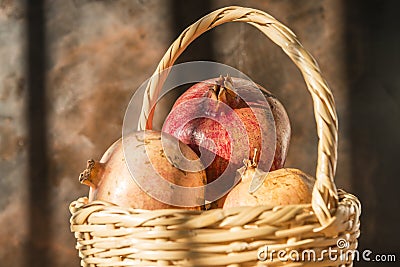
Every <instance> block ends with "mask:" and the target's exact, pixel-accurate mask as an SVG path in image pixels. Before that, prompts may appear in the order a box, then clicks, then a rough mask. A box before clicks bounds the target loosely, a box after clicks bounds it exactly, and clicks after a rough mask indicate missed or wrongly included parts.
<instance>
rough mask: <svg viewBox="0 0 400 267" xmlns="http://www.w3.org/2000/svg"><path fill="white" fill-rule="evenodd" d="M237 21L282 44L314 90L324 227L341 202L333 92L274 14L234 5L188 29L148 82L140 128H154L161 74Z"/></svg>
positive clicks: (317, 193) (317, 199)
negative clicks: (206, 36) (205, 37)
mask: <svg viewBox="0 0 400 267" xmlns="http://www.w3.org/2000/svg"><path fill="white" fill-rule="evenodd" d="M236 21H240V22H246V23H248V24H250V25H252V26H254V27H256V28H257V29H259V30H260V31H261V32H263V33H264V34H265V35H266V36H267V37H269V38H270V39H271V40H272V41H273V42H274V43H276V44H277V45H278V46H280V47H281V48H282V50H283V51H284V52H285V53H286V54H287V55H288V56H289V57H290V58H291V59H292V61H293V62H294V63H295V64H296V65H297V67H298V68H299V69H300V71H301V73H302V75H303V78H304V80H305V82H306V84H307V88H308V91H309V92H310V93H311V96H312V99H313V105H314V115H315V120H316V123H317V134H318V138H319V143H318V162H317V169H316V180H317V182H316V184H315V186H314V190H313V195H312V207H313V210H314V212H315V214H316V216H317V217H318V219H319V221H320V223H321V224H322V226H327V225H328V224H329V223H330V222H331V221H332V219H333V218H332V216H333V214H331V212H333V211H334V210H335V208H336V207H337V205H338V194H337V190H336V187H335V184H334V180H333V177H334V175H335V169H336V161H337V158H336V153H337V129H338V126H337V115H336V110H335V104H334V99H333V95H332V93H331V91H330V89H329V87H328V85H327V83H326V81H325V80H324V78H322V76H321V73H320V69H319V67H318V64H317V62H316V61H315V59H314V58H313V57H312V56H311V55H310V54H309V53H308V52H307V51H306V50H305V49H304V48H303V46H302V45H301V44H300V42H299V41H298V40H297V37H296V35H295V34H294V33H293V32H292V31H291V30H290V29H288V28H287V27H286V26H284V25H283V24H281V23H280V22H279V21H277V20H276V19H275V18H273V17H272V16H271V15H269V14H267V13H265V12H263V11H260V10H257V9H252V8H244V7H238V6H230V7H225V8H221V9H218V10H216V11H214V12H212V13H210V14H208V15H206V16H204V17H203V18H201V19H199V20H198V21H197V22H195V23H194V24H192V25H191V26H189V27H188V28H186V29H185V30H184V31H183V32H182V34H181V35H180V36H179V37H178V38H177V39H176V40H175V42H173V43H172V45H171V46H170V47H169V49H168V50H167V52H166V53H165V55H164V57H163V58H162V59H161V61H160V63H159V64H158V66H157V69H156V71H155V72H154V74H155V76H154V78H153V79H150V82H149V83H148V85H147V88H146V91H145V95H144V99H143V106H142V111H141V114H140V118H139V125H138V129H139V130H143V129H151V125H152V118H153V111H154V109H153V110H151V108H150V107H152V105H153V104H154V101H156V100H157V98H158V95H159V92H160V89H161V88H162V85H163V83H164V81H165V79H166V75H167V74H163V75H157V74H160V73H162V72H163V71H164V70H166V69H168V68H169V67H171V66H172V65H173V64H174V62H175V60H176V59H177V58H178V56H179V55H180V54H182V52H183V51H184V50H185V49H186V47H187V46H188V45H189V44H190V43H191V42H192V41H194V40H195V39H196V38H197V37H198V36H200V35H201V34H202V33H204V32H206V31H208V30H210V29H212V28H214V27H216V26H218V25H221V24H224V23H226V22H236ZM166 72H167V71H166ZM164 73H165V72H164Z"/></svg>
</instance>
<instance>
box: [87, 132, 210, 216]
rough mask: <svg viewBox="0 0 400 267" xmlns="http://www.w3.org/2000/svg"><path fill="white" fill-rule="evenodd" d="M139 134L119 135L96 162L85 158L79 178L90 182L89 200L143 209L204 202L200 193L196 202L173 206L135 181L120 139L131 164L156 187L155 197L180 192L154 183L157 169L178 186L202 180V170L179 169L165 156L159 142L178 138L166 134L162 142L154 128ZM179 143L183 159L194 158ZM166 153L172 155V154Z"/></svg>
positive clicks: (171, 196) (170, 197) (170, 196)
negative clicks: (120, 136)
mask: <svg viewBox="0 0 400 267" xmlns="http://www.w3.org/2000/svg"><path fill="white" fill-rule="evenodd" d="M143 136H144V133H143V132H135V133H133V134H131V135H129V136H127V137H124V142H122V139H119V140H117V141H116V142H115V143H114V144H113V145H111V146H110V148H109V149H108V150H107V151H106V152H105V153H104V155H103V157H102V158H101V160H100V161H99V162H95V161H93V160H90V161H89V162H88V168H87V169H86V170H85V171H84V172H82V174H81V175H80V179H79V180H80V181H81V183H83V184H86V185H88V186H90V191H89V201H93V200H103V201H108V202H111V203H114V204H117V205H119V206H122V207H130V208H135V209H147V210H154V209H166V208H185V209H190V210H200V209H201V208H202V206H201V205H203V204H204V194H202V195H200V196H196V197H197V198H198V202H199V206H187V207H182V206H174V205H170V204H168V203H164V202H161V201H159V200H157V199H155V198H153V197H152V196H151V195H149V194H148V193H146V192H144V191H143V190H142V188H141V187H140V186H139V185H138V184H137V183H136V182H135V180H134V179H133V178H132V176H131V173H130V172H129V169H128V166H127V163H126V160H127V159H126V158H125V154H124V148H123V143H124V145H125V149H133V151H130V154H129V155H130V156H132V157H133V158H131V159H129V160H133V162H134V164H135V165H136V166H138V168H140V175H141V176H145V177H144V178H145V179H146V180H147V181H148V182H149V183H152V184H151V187H152V188H154V190H156V191H154V192H156V193H157V196H159V197H158V198H159V199H160V198H161V199H166V200H167V201H170V200H173V199H175V198H180V197H182V196H180V195H176V194H174V192H173V190H169V189H166V188H163V187H161V186H160V185H159V184H157V180H155V179H153V178H154V177H155V176H156V175H157V173H158V174H159V175H160V176H161V177H163V178H164V179H165V180H167V181H169V182H171V183H173V184H176V185H180V186H185V187H201V186H204V185H205V184H206V174H205V171H204V170H201V171H198V172H183V171H181V170H179V169H178V168H176V167H175V166H174V165H173V164H171V162H170V161H169V160H168V159H167V157H166V156H165V154H164V152H165V150H164V147H163V145H164V146H169V145H170V142H179V141H178V140H176V141H175V138H174V137H172V136H169V137H168V136H167V137H166V138H163V142H164V143H162V142H161V133H160V132H156V131H146V133H145V138H144V139H143ZM179 147H180V151H181V152H182V154H183V155H184V156H185V157H186V158H187V159H190V160H196V159H198V157H197V155H196V154H195V153H194V152H193V151H192V150H191V149H190V148H189V147H188V146H186V145H184V144H183V143H179ZM169 151H171V150H169ZM147 155H148V156H147ZM170 156H172V157H174V155H170ZM153 168H154V169H153ZM135 169H136V168H135ZM133 171H134V170H133ZM133 175H137V173H133ZM153 180H154V181H153ZM202 203H203V204H202Z"/></svg>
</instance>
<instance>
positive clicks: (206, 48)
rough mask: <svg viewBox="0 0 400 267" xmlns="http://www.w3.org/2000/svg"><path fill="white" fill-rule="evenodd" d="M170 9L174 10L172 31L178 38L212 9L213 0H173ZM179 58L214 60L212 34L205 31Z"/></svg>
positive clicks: (181, 59) (182, 59) (174, 36)
mask: <svg viewBox="0 0 400 267" xmlns="http://www.w3.org/2000/svg"><path fill="white" fill-rule="evenodd" d="M170 10H171V12H172V25H171V29H172V33H173V38H174V40H175V38H177V37H178V36H179V35H180V34H181V33H182V32H183V30H184V29H186V27H188V26H189V25H191V24H192V23H194V22H195V21H197V20H198V19H199V18H201V17H202V16H204V15H206V14H208V13H210V12H211V11H212V7H211V0H201V1H186V0H171V7H170ZM187 50H188V52H187V53H184V54H183V55H182V56H181V58H180V59H179V60H178V61H180V62H182V61H187V60H190V61H192V60H214V56H215V55H214V51H213V38H212V34H210V33H205V34H204V35H202V36H201V37H199V38H198V39H197V40H196V41H194V42H193V43H192V44H191V45H190V46H189V47H188V49H187Z"/></svg>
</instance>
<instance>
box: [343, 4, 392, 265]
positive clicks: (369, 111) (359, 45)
mask: <svg viewBox="0 0 400 267" xmlns="http://www.w3.org/2000/svg"><path fill="white" fill-rule="evenodd" d="M343 2H344V5H345V7H346V10H347V11H346V18H345V19H346V29H345V31H346V33H347V34H346V40H347V55H346V56H347V74H348V88H349V100H350V101H349V103H350V108H351V112H350V114H351V117H350V119H351V145H352V148H351V153H352V162H351V164H352V170H353V171H352V188H353V191H354V192H353V193H354V194H356V195H357V196H358V197H359V198H360V200H361V202H362V216H361V237H360V249H361V250H363V249H370V250H372V251H373V253H374V254H373V255H375V254H378V253H385V254H391V253H398V247H399V245H398V244H399V240H398V238H399V237H400V228H399V226H398V225H399V222H400V213H399V212H398V211H399V209H400V194H399V187H400V179H399V177H400V175H399V174H400V164H399V159H400V158H399V151H400V75H399V72H400V31H399V28H400V16H399V13H398V10H399V8H400V1H396V0H385V1H380V0H372V1H365V0H353V1H343ZM399 256H400V255H399V254H397V260H399ZM364 264H365V263H362V262H361V263H358V264H356V265H357V266H358V265H360V266H364ZM386 264H387V263H385V264H383V263H377V262H369V263H368V266H382V265H386Z"/></svg>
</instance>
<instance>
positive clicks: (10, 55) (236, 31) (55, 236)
mask: <svg viewBox="0 0 400 267" xmlns="http://www.w3.org/2000/svg"><path fill="white" fill-rule="evenodd" d="M356 2H357V3H356V4H347V3H346V1H341V0H324V1H320V0H304V1H297V0H279V1H278V0H268V1H256V0H246V1H234V0H219V1H179V0H170V1H160V0H137V1H133V0H118V1H107V0H99V1H95V0H68V1H46V3H45V5H44V9H43V13H44V14H45V21H44V25H43V28H44V30H45V40H44V44H45V57H44V63H45V65H44V69H43V71H44V81H43V85H44V86H43V87H44V89H45V91H44V92H43V94H44V97H45V100H44V103H43V110H44V111H45V113H44V114H45V115H46V116H45V117H44V118H42V119H41V120H42V121H44V122H45V123H44V124H40V123H39V121H38V123H37V124H36V122H35V121H34V119H32V118H35V117H34V116H31V114H32V113H34V112H33V111H32V110H30V109H29V107H32V103H31V99H32V97H34V96H35V95H36V94H38V92H37V91H35V90H37V89H38V88H36V89H34V90H33V89H32V88H31V87H30V85H29V81H31V80H32V77H31V76H30V78H29V77H28V74H27V71H28V70H29V71H31V72H35V66H31V65H29V62H28V58H30V57H28V54H27V51H31V53H32V51H33V52H34V51H36V50H35V49H28V46H29V45H30V46H29V47H31V48H32V47H33V48H35V44H32V43H31V44H28V43H27V36H28V31H29V29H30V27H32V25H30V24H29V16H28V15H27V10H28V5H27V3H28V1H22V0H21V1H20V0H0V60H1V64H0V266H79V258H78V255H77V252H76V250H75V248H74V246H75V243H74V242H75V240H74V237H73V235H72V234H71V233H70V231H69V216H70V214H69V211H68V205H69V203H70V202H71V201H73V200H75V199H76V198H78V197H79V196H83V195H85V194H87V191H88V189H87V188H86V187H85V186H82V185H80V184H79V182H78V175H79V173H80V171H81V170H82V169H83V168H85V165H86V160H87V159H90V158H94V159H99V158H100V157H101V155H102V153H103V152H104V151H105V150H106V148H107V147H108V146H109V145H110V144H111V143H112V142H113V141H114V140H115V139H117V138H118V137H119V136H120V135H121V124H122V120H123V115H124V112H125V108H126V106H127V104H128V102H129V100H130V97H131V96H132V94H133V93H134V90H135V89H136V88H137V87H138V86H139V85H140V84H141V83H142V82H143V81H145V80H146V79H147V78H148V77H149V76H150V75H151V74H152V72H153V71H154V69H155V67H156V65H157V63H158V60H159V59H160V58H161V56H162V55H163V53H164V52H165V50H166V49H167V48H168V46H169V44H170V43H171V42H172V41H173V40H174V39H175V38H176V37H177V36H178V34H179V33H180V32H181V31H182V30H183V29H184V28H185V27H186V26H188V25H189V24H190V23H192V22H193V21H195V20H196V19H197V18H199V17H201V16H202V15H205V14H206V13H208V12H209V11H211V10H214V9H216V8H218V7H222V6H225V5H244V6H249V7H254V8H259V9H262V10H265V11H267V12H269V13H271V14H272V15H273V16H275V17H276V18H277V19H278V20H280V21H282V22H283V23H284V24H286V25H287V26H289V27H290V28H291V29H292V30H293V31H294V32H295V33H296V34H297V35H298V37H299V39H300V40H301V42H302V43H303V45H304V46H305V47H306V49H307V50H309V51H310V52H311V54H313V55H314V57H315V58H317V61H318V62H319V65H320V67H321V69H322V72H323V74H324V76H325V77H326V79H327V80H328V83H329V84H330V85H331V88H332V91H333V93H334V96H335V99H336V105H337V110H338V115H339V124H340V134H339V140H340V143H339V162H338V169H337V176H336V181H337V185H338V187H340V188H345V189H346V190H347V191H351V192H354V193H356V194H360V198H361V199H362V200H363V204H364V207H365V210H366V211H367V213H366V214H364V215H363V225H365V226H364V228H363V229H365V231H364V232H363V234H364V235H365V237H363V239H362V240H363V242H364V245H363V244H362V246H369V247H373V246H374V242H380V245H379V247H380V248H382V249H384V250H385V249H386V250H390V249H391V248H394V247H395V242H392V241H391V240H390V237H391V236H392V235H393V233H397V234H398V233H399V232H398V230H397V232H396V230H390V229H395V223H394V222H397V221H398V219H399V218H398V215H396V214H397V213H392V212H390V206H391V205H392V206H393V205H397V206H395V207H394V208H395V209H398V207H399V206H398V205H399V198H398V194H397V195H396V193H395V188H396V186H392V185H393V184H394V183H395V182H394V180H395V179H394V178H395V176H396V168H397V170H398V166H397V165H396V163H395V160H394V159H397V158H398V156H397V150H396V149H398V148H399V142H398V136H399V134H400V133H399V129H400V127H398V126H395V125H396V122H397V125H398V121H400V120H399V116H400V113H399V106H400V98H399V94H398V92H400V90H398V88H399V84H400V83H399V80H398V78H396V77H398V75H397V76H396V71H395V70H396V66H397V70H398V68H399V57H398V56H399V53H398V51H399V50H398V47H400V44H399V38H398V37H397V35H392V37H391V38H389V36H390V35H389V32H390V31H393V30H394V29H392V28H391V27H393V28H395V26H393V25H398V23H399V21H398V19H397V20H396V19H395V16H394V15H393V14H392V13H390V10H395V8H394V4H393V6H390V5H389V7H388V5H383V4H382V5H379V6H380V8H379V9H377V10H376V13H377V14H389V15H386V16H385V15H382V17H384V18H386V19H387V18H388V17H389V18H391V20H390V19H389V20H387V21H385V20H383V19H382V17H380V16H379V15H375V17H374V18H375V21H379V23H380V24H379V23H378V22H376V23H375V24H374V23H370V24H368V25H369V26H370V27H371V28H368V29H367V30H365V29H364V30H363V31H361V30H360V29H363V25H364V21H370V20H369V18H368V16H367V15H365V14H370V13H374V12H373V11H375V10H374V6H373V5H366V6H363V4H362V1H361V0H360V1H358V0H357V1H356ZM363 7H364V8H363ZM379 12H380V13H379ZM385 12H386V13H385ZM374 14H375V13H374ZM390 14H391V15H390ZM396 23H397V24H396ZM389 24H390V25H391V26H388V25H389ZM388 29H389V30H388ZM390 29H391V30H390ZM388 31H389V32H388ZM370 33H373V35H370ZM384 33H385V34H384ZM370 36H373V37H374V39H373V40H372V37H370ZM386 36H388V37H386ZM34 37H35V36H33V38H34ZM389 41H390V42H389ZM386 44H389V45H388V46H386ZM386 48H387V49H388V50H385V49H386ZM370 51H374V53H375V54H374V53H371V52H370ZM393 51H394V52H393ZM396 51H397V52H396ZM381 53H383V56H382V55H381ZM396 53H397V54H396ZM187 60H214V61H218V62H221V63H225V64H228V65H231V66H233V67H236V68H238V69H239V70H241V71H242V72H244V73H245V74H247V75H248V76H250V77H251V78H252V79H253V80H254V81H255V82H257V83H260V84H262V85H263V86H265V87H266V88H267V89H269V90H270V91H272V92H273V93H274V94H276V95H277V96H278V98H279V99H280V100H281V101H282V102H283V104H284V105H285V106H286V108H287V111H288V113H289V117H290V119H291V123H292V143H291V147H290V150H289V157H288V160H287V166H290V167H298V168H300V169H303V170H304V171H306V172H308V173H310V174H314V172H315V162H316V156H317V155H316V148H317V146H316V144H317V137H316V129H315V122H314V119H313V110H312V104H311V98H310V96H309V94H308V93H307V91H306V87H305V83H304V81H303V79H302V77H301V75H300V72H299V71H298V70H297V69H296V67H295V65H294V64H293V63H292V62H291V61H290V60H289V59H288V58H287V56H286V55H285V54H284V53H283V52H282V51H281V50H280V49H279V48H278V47H277V46H275V45H273V44H272V42H271V41H269V40H268V39H266V37H264V35H263V34H262V33H260V32H258V31H257V30H256V29H255V28H253V27H251V26H249V25H245V24H239V23H236V24H229V25H223V26H221V27H219V28H217V29H215V30H213V31H212V32H210V33H207V34H205V35H204V36H202V37H201V38H199V39H198V40H196V42H195V43H193V44H192V45H191V46H190V47H189V49H188V50H187V51H186V52H185V53H184V54H183V55H182V57H181V58H180V59H179V62H182V61H187ZM28 66H30V67H29V68H28ZM370 66H374V67H373V68H372V69H371V68H370ZM39 67H40V66H38V68H39ZM385 68H387V69H388V71H385ZM367 81H368V82H367ZM39 84H40V83H39ZM29 88H30V89H29ZM375 88H378V89H376V90H379V91H378V93H377V94H375V92H377V91H376V90H375ZM396 88H397V89H396ZM28 89H29V90H28ZM39 89H40V88H39ZM364 90H365V91H364ZM382 92H383V93H382ZM364 93H365V94H364ZM33 106H34V105H33ZM375 108H376V109H378V108H379V109H380V110H381V111H380V112H376V110H375ZM39 115H40V114H39ZM368 118H373V120H374V121H375V123H372V122H371V121H369V120H368ZM32 120H33V121H32ZM391 122H392V123H391ZM35 125H36V126H37V127H38V128H40V127H41V125H42V126H43V125H44V126H45V129H41V130H42V132H43V135H44V136H45V146H44V147H43V149H44V150H45V151H44V152H45V153H44V154H45V156H44V157H43V158H39V159H38V158H37V157H35V155H41V154H40V153H39V154H35V151H34V150H33V151H32V147H35V146H32V142H36V141H35V138H33V137H32V136H36V135H32V130H33V131H35V127H36V126H35ZM370 129H373V130H372V131H370ZM39 130H40V129H39ZM396 138H397V139H396ZM382 140H386V141H382ZM391 140H392V141H391ZM396 140H397V141H396ZM30 142H31V143H30ZM35 162H39V163H43V165H44V166H45V167H46V168H45V169H46V171H42V172H41V171H40V168H39V171H38V172H37V173H36V172H35V171H37V168H35V164H34V163H35ZM39 165H40V164H39ZM40 174H44V177H41V176H40ZM374 177H379V178H374ZM364 181H365V182H364ZM35 184H39V185H42V184H43V187H42V188H41V189H40V187H39V188H37V187H35V186H34V185H35ZM383 188H384V189H383ZM33 189H34V190H33ZM386 192H390V194H387V193H386ZM35 196H38V198H35ZM41 199H43V200H45V201H43V203H42V202H41V201H40V200H41ZM385 207H386V208H385ZM36 211H38V212H39V213H37V212H36ZM38 214H40V216H39V215H38ZM386 217H387V218H388V219H387V220H386V219H385V218H386ZM32 218H34V219H32ZM391 222H392V223H391ZM387 223H388V224H389V225H390V226H391V227H389V229H386V230H385V229H383V228H382V227H383V224H387ZM380 236H383V237H385V238H379V237H380ZM396 244H397V243H396ZM387 252H389V251H387Z"/></svg>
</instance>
